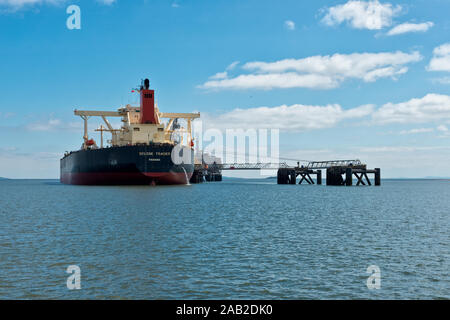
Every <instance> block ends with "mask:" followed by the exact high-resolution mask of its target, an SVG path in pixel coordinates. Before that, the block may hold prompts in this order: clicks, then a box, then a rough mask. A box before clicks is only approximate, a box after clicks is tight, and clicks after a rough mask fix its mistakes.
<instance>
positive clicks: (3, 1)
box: [0, 0, 116, 12]
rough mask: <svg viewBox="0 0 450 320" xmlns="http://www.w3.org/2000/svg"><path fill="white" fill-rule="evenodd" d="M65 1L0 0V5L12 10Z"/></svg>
mask: <svg viewBox="0 0 450 320" xmlns="http://www.w3.org/2000/svg"><path fill="white" fill-rule="evenodd" d="M66 2H68V0H0V7H6V8H8V9H9V10H10V11H12V12H14V11H17V10H20V9H23V8H27V7H31V6H34V5H44V4H49V5H60V4H64V3H66ZM97 2H100V3H102V4H105V5H111V4H113V3H114V2H116V0H97Z"/></svg>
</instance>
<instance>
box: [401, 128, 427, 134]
mask: <svg viewBox="0 0 450 320" xmlns="http://www.w3.org/2000/svg"><path fill="white" fill-rule="evenodd" d="M433 131H434V129H433V128H418V129H411V130H402V131H400V134H401V135H405V134H418V133H427V132H433Z"/></svg>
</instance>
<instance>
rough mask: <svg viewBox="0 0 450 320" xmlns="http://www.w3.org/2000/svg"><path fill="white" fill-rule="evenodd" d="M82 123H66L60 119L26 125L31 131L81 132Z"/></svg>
mask: <svg viewBox="0 0 450 320" xmlns="http://www.w3.org/2000/svg"><path fill="white" fill-rule="evenodd" d="M82 127H83V126H82V123H81V122H69V123H64V122H63V121H61V120H60V119H49V120H47V121H37V122H33V123H30V124H28V125H26V129H27V130H29V131H60V130H81V129H82Z"/></svg>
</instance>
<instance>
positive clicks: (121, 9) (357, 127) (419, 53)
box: [0, 0, 450, 178]
mask: <svg viewBox="0 0 450 320" xmlns="http://www.w3.org/2000/svg"><path fill="white" fill-rule="evenodd" d="M70 4H76V5H78V6H79V7H80V8H81V30H69V29H67V27H66V19H67V18H68V16H69V15H68V14H67V13H66V8H67V7H68V6H69V5H70ZM448 12H450V2H449V1H445V0H427V1H425V0H424V1H421V0H417V1H403V2H402V1H345V0H341V1H261V0H258V1H220V0H215V1H175V2H174V1H162V0H161V1H158V0H147V1H146V0H133V1H124V0H116V1H75V0H73V1H58V0H53V1H44V0H41V1H40V0H21V1H19V0H0V97H1V98H0V128H1V131H0V176H4V177H11V178H58V177H59V158H60V157H61V155H62V154H63V152H64V151H65V150H75V149H78V148H79V147H80V145H81V142H82V140H81V136H82V132H81V120H80V119H78V118H76V117H75V116H73V109H75V108H86V109H87V108H91V109H94V108H95V109H102V110H114V109H116V108H118V107H120V106H121V105H124V104H127V103H133V102H134V101H137V100H136V96H135V95H133V94H131V93H130V89H131V88H133V87H135V86H137V85H138V84H139V81H140V79H141V78H144V77H149V78H150V80H151V85H152V87H153V88H154V89H155V90H157V100H158V104H159V107H160V109H161V110H162V111H171V112H192V111H199V112H201V113H202V117H203V118H204V119H205V121H209V122H210V124H211V126H218V127H233V126H235V127H236V126H237V127H244V128H246V127H255V128H261V127H268V126H270V127H274V128H280V129H281V135H280V138H281V141H280V154H281V156H282V157H286V158H295V159H309V160H323V159H342V158H359V159H361V160H362V161H363V162H366V163H367V164H368V165H369V166H371V167H381V168H382V170H383V176H384V177H424V176H450V166H449V160H450V37H449V34H450V20H449V18H448ZM262 107H265V108H262ZM236 117H237V118H238V119H239V120H238V121H236V120H235V118H236Z"/></svg>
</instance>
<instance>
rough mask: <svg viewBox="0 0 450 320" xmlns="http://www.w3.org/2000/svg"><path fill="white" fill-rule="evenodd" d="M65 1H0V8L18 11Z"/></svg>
mask: <svg viewBox="0 0 450 320" xmlns="http://www.w3.org/2000/svg"><path fill="white" fill-rule="evenodd" d="M65 1H66V0H0V6H3V7H7V8H9V9H11V10H18V9H21V8H23V7H26V6H32V5H37V4H61V3H64V2H65Z"/></svg>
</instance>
